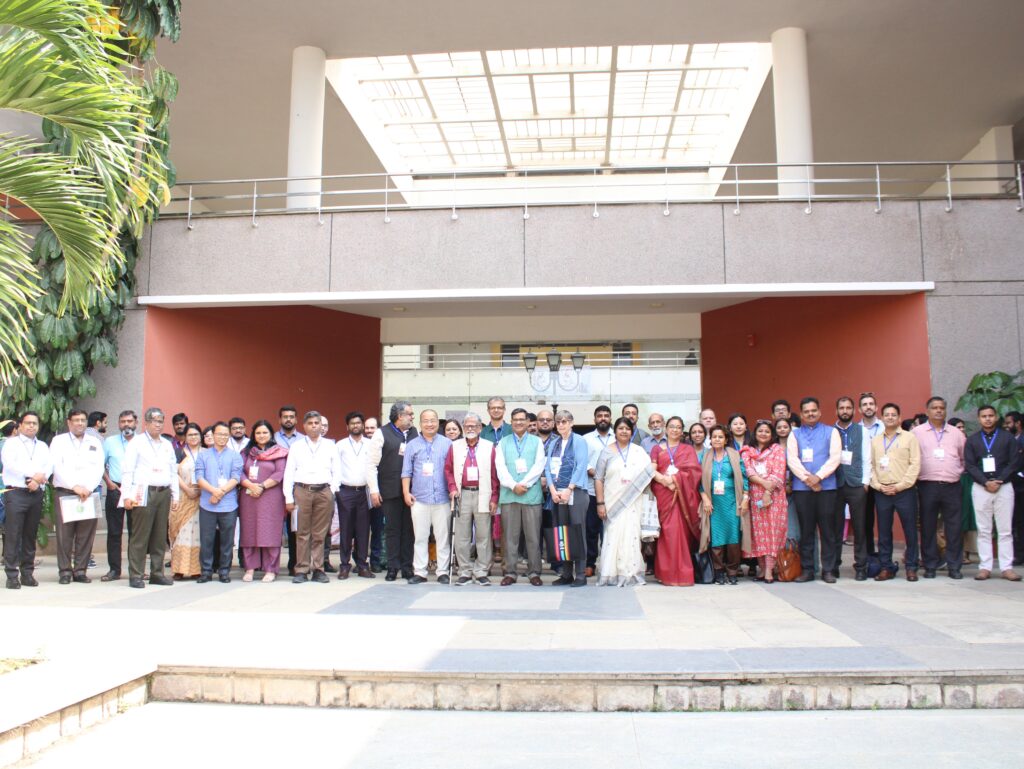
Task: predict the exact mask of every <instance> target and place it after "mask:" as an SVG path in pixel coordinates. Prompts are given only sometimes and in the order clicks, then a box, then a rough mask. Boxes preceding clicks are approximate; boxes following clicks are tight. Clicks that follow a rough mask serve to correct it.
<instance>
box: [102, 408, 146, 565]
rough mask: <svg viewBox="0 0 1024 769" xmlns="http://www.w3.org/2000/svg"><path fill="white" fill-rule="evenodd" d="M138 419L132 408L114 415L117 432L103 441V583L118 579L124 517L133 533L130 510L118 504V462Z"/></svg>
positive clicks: (119, 497) (119, 471) (119, 485)
mask: <svg viewBox="0 0 1024 769" xmlns="http://www.w3.org/2000/svg"><path fill="white" fill-rule="evenodd" d="M138 421H139V418H138V416H137V415H136V414H135V412H134V411H132V410H131V409H126V410H125V411H122V412H121V413H120V414H118V415H117V435H111V436H110V437H109V438H107V439H106V440H104V441H103V454H104V456H105V458H106V470H105V472H104V473H103V485H104V486H106V487H107V500H106V503H105V505H104V513H105V514H106V519H107V566H108V571H107V573H106V574H104V575H103V576H102V577H100V581H102V582H112V581H114V580H116V579H121V546H122V542H123V539H124V523H125V518H127V519H128V535H129V536H131V533H132V513H131V511H130V510H128V511H126V510H125V509H124V507H122V506H120V502H121V463H122V460H124V450H125V449H126V448H127V447H128V442H129V441H130V440H131V439H132V438H134V437H135V428H136V427H137V426H138Z"/></svg>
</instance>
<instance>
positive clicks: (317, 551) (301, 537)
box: [283, 411, 340, 584]
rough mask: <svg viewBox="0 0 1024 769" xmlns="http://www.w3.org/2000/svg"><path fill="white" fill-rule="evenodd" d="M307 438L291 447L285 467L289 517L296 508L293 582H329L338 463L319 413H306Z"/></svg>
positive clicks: (304, 423) (284, 487) (284, 488)
mask: <svg viewBox="0 0 1024 769" xmlns="http://www.w3.org/2000/svg"><path fill="white" fill-rule="evenodd" d="M302 429H303V430H304V431H305V433H306V437H305V438H304V439H303V440H301V441H297V442H295V443H293V444H292V447H291V449H289V450H288V462H287V464H285V467H284V484H283V491H284V503H285V508H286V509H287V510H288V512H289V513H291V512H294V511H295V509H296V507H297V508H298V513H296V518H297V520H296V521H295V524H296V525H295V527H294V528H295V550H296V553H295V576H294V577H292V582H295V583H297V584H298V583H302V582H306V581H308V579H309V577H308V576H307V575H308V574H309V572H310V570H311V569H312V579H313V581H314V582H327V581H328V579H327V574H325V573H324V538H325V537H326V536H327V535H328V533H329V528H330V525H331V516H332V515H333V513H334V494H335V493H336V492H337V491H338V475H339V471H340V468H339V466H338V465H339V462H338V452H337V450H336V449H335V446H334V441H332V440H331V439H330V438H324V437H323V435H322V434H321V429H322V428H321V424H320V412H318V411H307V412H306V415H305V416H304V417H303V418H302Z"/></svg>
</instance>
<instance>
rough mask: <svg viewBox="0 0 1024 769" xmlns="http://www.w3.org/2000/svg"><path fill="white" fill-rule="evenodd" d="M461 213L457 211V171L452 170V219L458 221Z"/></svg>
mask: <svg viewBox="0 0 1024 769" xmlns="http://www.w3.org/2000/svg"><path fill="white" fill-rule="evenodd" d="M458 218H459V215H458V214H457V213H456V212H455V172H454V171H452V221H453V222H454V221H458Z"/></svg>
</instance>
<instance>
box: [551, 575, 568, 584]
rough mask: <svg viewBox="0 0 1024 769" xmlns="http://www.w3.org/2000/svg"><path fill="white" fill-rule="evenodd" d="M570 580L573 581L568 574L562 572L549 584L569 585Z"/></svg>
mask: <svg viewBox="0 0 1024 769" xmlns="http://www.w3.org/2000/svg"><path fill="white" fill-rule="evenodd" d="M572 582H573V579H572V577H570V576H568V575H566V574H563V575H561V576H560V577H559V578H558V579H556V580H555V581H554V582H552V583H551V584H552V585H571V584H572Z"/></svg>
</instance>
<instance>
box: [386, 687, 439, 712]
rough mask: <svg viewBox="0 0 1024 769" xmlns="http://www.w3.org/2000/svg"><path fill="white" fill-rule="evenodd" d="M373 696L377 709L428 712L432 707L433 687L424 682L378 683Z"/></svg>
mask: <svg viewBox="0 0 1024 769" xmlns="http://www.w3.org/2000/svg"><path fill="white" fill-rule="evenodd" d="M374 695H375V700H376V703H377V704H376V707H378V708H388V709H393V710H429V709H430V708H432V707H434V685H433V684H430V683H426V682H424V683H379V684H377V686H376V687H375V692H374Z"/></svg>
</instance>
